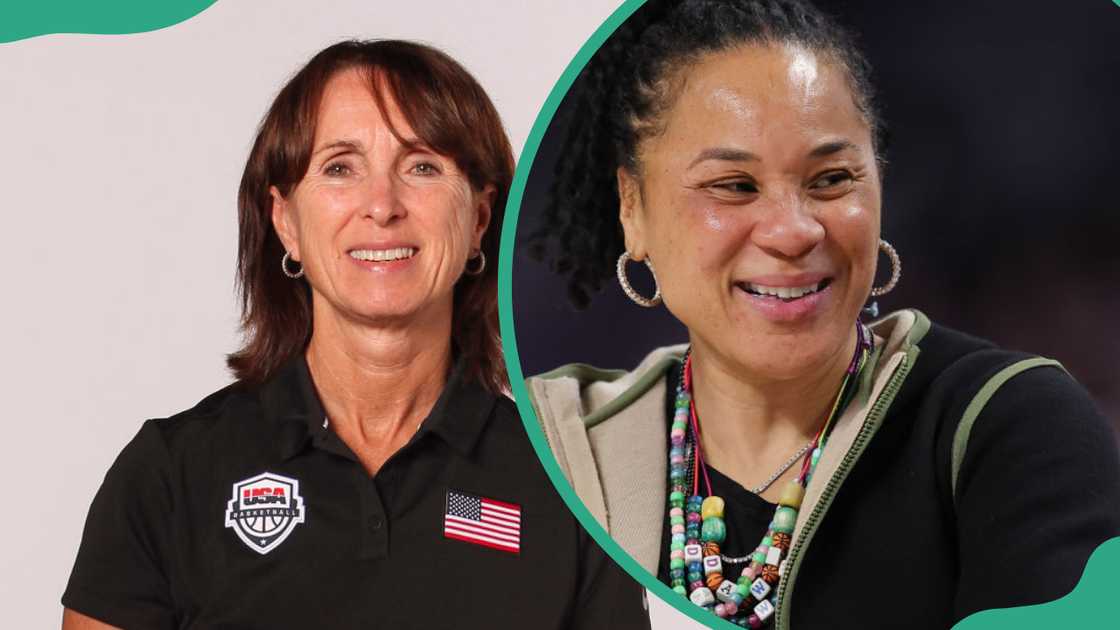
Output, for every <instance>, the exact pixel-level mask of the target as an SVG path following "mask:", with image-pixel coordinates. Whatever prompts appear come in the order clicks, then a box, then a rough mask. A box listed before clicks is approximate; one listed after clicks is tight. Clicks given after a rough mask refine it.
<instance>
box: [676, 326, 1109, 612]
mask: <svg viewBox="0 0 1120 630" xmlns="http://www.w3.org/2000/svg"><path fill="white" fill-rule="evenodd" d="M918 347H919V348H920V352H919V353H914V354H912V356H911V358H910V361H909V363H908V364H907V365H906V367H905V369H903V368H899V371H898V372H896V374H895V375H896V376H898V377H900V380H895V381H894V382H896V383H900V385H898V386H897V390H896V391H895V394H894V396H893V397H890V396H887V397H884V398H881V399H880V402H881V403H883V405H884V406H883V407H882V409H881V411H882V414H883V415H882V416H881V417H882V420H881V423H879V424H878V428H877V430H875V431H874V432H873V433H871V434H869V437H868V438H867V442H866V445H865V447H864V448H863V450H862V453H861V454H859V455H858V457H856V458H855V459H854V463H853V464H852V465H851V467H850V469H849V470H848V473H847V476H846V477H845V478H844V479H843V480H842V482H840V483H839V485H838V487H837V489H836V491H835V494H834V496H832V498H831V500H830V502H828V505H825V504H824V503H822V504H820V505H818V507H819V508H821V510H822V511H821V512H820V513H819V520H818V521H817V523H816V526H815V527H814V528H812V530H813V531H811V532H810V531H808V530H806V532H805V533H804V540H802V541H801V542H800V543H799V544H800V545H801V556H802V557H801V559H800V561H799V569H798V570H797V571H796V572H794V574H793V575H791V576H790V579H789V581H788V586H789V590H787V591H786V592H785V593H784V595H783V597H784V598H785V600H786V602H785V603H786V605H788V606H789V609H788V610H789V616H788V618H787V619H786V621H787V622H788V627H789V628H791V630H803V629H805V628H810V629H812V628H828V627H836V626H839V627H859V628H864V629H871V628H876V629H877V628H907V630H943V629H944V628H948V627H951V626H952V625H953V624H955V623H956V622H958V621H959V620H961V619H963V618H964V617H966V616H968V615H970V614H972V613H975V612H977V611H980V610H986V609H992V608H1007V607H1011V606H1025V605H1028V604H1038V603H1042V602H1047V601H1052V600H1054V599H1057V598H1059V597H1062V596H1064V595H1066V594H1067V593H1069V592H1070V590H1071V589H1073V587H1074V586H1075V585H1076V584H1077V582H1078V581H1079V580H1080V579H1081V576H1082V574H1083V572H1084V571H1085V566H1086V561H1087V560H1088V559H1089V556H1090V554H1092V552H1093V551H1094V550H1095V549H1096V548H1097V546H1099V545H1100V544H1101V543H1103V542H1104V541H1106V540H1108V539H1110V538H1113V537H1116V536H1120V453H1118V450H1117V440H1116V432H1115V429H1114V428H1113V426H1112V424H1111V423H1110V422H1109V421H1108V420H1107V419H1106V418H1104V417H1103V416H1102V415H1101V414H1100V412H1099V411H1098V410H1097V409H1096V408H1095V407H1094V404H1093V401H1092V400H1091V399H1090V398H1089V396H1088V394H1087V393H1086V392H1085V390H1084V389H1083V388H1082V387H1081V386H1080V385H1079V384H1078V383H1077V382H1076V381H1075V380H1074V379H1073V378H1072V377H1071V376H1070V375H1069V374H1067V373H1066V372H1065V371H1064V370H1062V369H1061V368H1058V367H1053V366H1050V367H1036V368H1033V369H1029V370H1026V371H1024V372H1022V373H1020V374H1018V375H1016V376H1015V377H1014V378H1011V379H1010V380H1008V381H1007V382H1005V383H1004V384H1003V385H1002V386H1001V387H999V388H998V389H997V390H996V391H995V394H994V395H993V396H992V397H991V398H990V400H988V402H987V404H986V405H985V406H984V407H983V409H982V410H981V411H980V413H979V415H978V416H977V417H976V420H975V422H974V424H973V426H972V431H971V434H970V436H969V438H968V443H967V448H966V449H965V451H964V457H963V460H962V462H961V465H960V468H959V476H958V478H957V483H956V487H955V491H954V488H953V486H952V483H951V470H952V447H953V438H954V435H955V433H956V429H957V426H958V423H959V422H960V419H961V417H962V416H963V415H964V412H965V409H966V408H967V407H968V405H969V404H970V403H971V402H972V400H973V399H974V398H975V397H976V395H977V393H978V392H979V391H980V389H981V387H982V386H983V385H984V384H985V383H988V382H989V381H990V379H992V378H993V377H994V376H995V375H996V374H998V373H1000V371H1001V370H1003V369H1004V368H1006V367H1008V366H1010V365H1013V364H1015V363H1016V362H1018V361H1021V360H1023V359H1027V358H1029V355H1025V354H1022V353H1017V352H1009V351H1005V350H1000V349H998V348H996V347H994V346H993V345H992V344H990V343H988V342H985V341H982V340H979V339H976V338H974V337H970V336H968V335H965V334H962V333H960V332H957V331H953V330H951V329H948V328H945V327H942V326H938V325H936V324H934V325H933V326H932V327H931V328H930V329H929V331H928V333H927V334H926V335H925V337H924V338H922V339H921V340H920V342H918ZM855 450H856V449H855V448H854V447H853V451H849V454H853V453H854V451H855ZM853 457H854V455H853ZM838 472H839V471H838ZM822 482H823V480H820V479H818V480H816V481H815V482H814V483H822ZM713 483H715V479H713ZM736 511H737V510H736ZM727 514H728V516H729V517H731V518H738V517H737V516H735V515H734V512H733V509H732V508H731V507H728V508H727ZM731 529H732V525H731V524H728V530H729V532H730V530H731ZM665 545H666V548H667V546H668V542H666V543H665ZM748 551H749V549H748ZM743 553H746V552H743ZM666 564H667V562H665V561H664V560H662V565H666ZM787 568H788V569H790V570H792V568H793V567H787ZM662 573H665V572H664V571H662Z"/></svg>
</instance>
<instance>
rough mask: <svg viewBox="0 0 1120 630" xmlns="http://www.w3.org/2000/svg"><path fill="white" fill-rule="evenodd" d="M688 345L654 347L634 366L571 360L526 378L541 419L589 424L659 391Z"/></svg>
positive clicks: (607, 418) (532, 400)
mask: <svg viewBox="0 0 1120 630" xmlns="http://www.w3.org/2000/svg"><path fill="white" fill-rule="evenodd" d="M686 349H687V346H686V345H684V344H680V345H673V346H662V347H659V348H656V349H654V350H653V351H652V352H650V353H649V354H647V355H646V357H645V358H644V359H642V360H641V362H639V364H638V365H637V367H635V368H634V369H632V370H620V369H603V368H598V367H595V366H592V365H587V364H585V363H572V364H569V365H564V366H561V367H559V368H556V369H554V370H552V371H549V372H545V373H544V374H540V375H537V376H533V377H530V378H529V379H527V380H526V382H525V385H526V389H527V390H528V392H529V399H530V402H531V403H532V405H533V409H534V410H535V411H536V412H537V415H538V420H540V421H541V422H542V423H545V422H550V421H562V420H574V419H578V420H579V421H580V422H582V423H584V424H586V425H587V426H588V427H589V428H590V427H592V426H596V425H598V424H599V423H601V422H604V421H607V420H609V419H611V418H612V417H613V416H614V415H616V414H617V413H618V412H621V411H623V410H625V409H626V408H627V407H629V406H630V405H631V404H632V403H634V402H635V401H637V400H638V399H641V398H643V397H647V396H651V395H656V390H657V385H658V384H660V383H664V380H665V374H666V372H667V371H668V370H669V369H670V368H672V367H673V366H674V365H679V363H680V361H681V360H682V359H683V358H684V353H685V351H686Z"/></svg>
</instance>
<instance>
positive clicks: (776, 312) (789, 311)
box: [732, 273, 836, 324]
mask: <svg viewBox="0 0 1120 630" xmlns="http://www.w3.org/2000/svg"><path fill="white" fill-rule="evenodd" d="M829 278H832V279H833V282H830V283H829V284H828V286H826V287H824V288H823V289H820V290H818V291H817V292H816V293H811V294H809V295H805V296H802V297H799V298H797V299H795V300H791V301H789V302H787V301H784V300H782V299H781V298H779V297H776V296H771V295H755V294H753V293H750V292H748V291H747V290H746V285H748V284H750V283H752V282H753V283H755V284H762V285H766V286H771V287H798V286H806V285H810V284H815V283H818V282H823V281H824V280H826V279H829ZM835 286H836V282H835V277H833V276H830V275H827V274H821V273H804V274H797V275H764V276H754V277H752V278H751V279H749V280H740V281H736V282H735V284H734V286H733V287H732V290H733V291H734V292H735V294H736V296H737V298H738V299H739V300H742V302H743V303H744V304H746V305H747V307H748V308H750V309H751V310H752V311H754V312H755V313H757V314H758V315H760V316H761V317H762V318H763V319H766V320H768V321H771V322H774V323H780V324H791V323H798V322H801V321H805V320H807V319H810V318H813V317H815V316H817V315H818V314H820V313H821V312H822V311H823V310H824V309H825V307H826V306H827V304H828V302H829V301H831V300H832V297H833V288H834V287H835Z"/></svg>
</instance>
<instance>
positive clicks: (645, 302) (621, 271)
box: [615, 251, 661, 308]
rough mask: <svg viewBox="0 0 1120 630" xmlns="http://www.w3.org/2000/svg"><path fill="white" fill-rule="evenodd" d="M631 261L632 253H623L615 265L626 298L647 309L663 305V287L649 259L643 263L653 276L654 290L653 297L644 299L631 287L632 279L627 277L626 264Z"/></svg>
mask: <svg viewBox="0 0 1120 630" xmlns="http://www.w3.org/2000/svg"><path fill="white" fill-rule="evenodd" d="M630 260H633V259H632V258H630V252H628V251H626V252H622V255H621V256H619V257H618V264H617V265H615V271H616V272H617V273H618V284H620V285H621V286H622V291H623V292H624V293H625V294H626V297H628V298H630V299H631V300H633V301H634V303H635V304H637V305H638V306H644V307H646V308H653V307H654V306H657V305H658V304H661V285H659V284H658V283H657V273H656V272H655V271H654V270H653V263H652V262H651V261H650V259H649V258H648V257H647V258H646V259H645V260H643V261H642V262H644V263H645V264H646V267H649V272H650V274H651V275H652V276H653V288H654V292H653V297H651V298H644V297H642V296H640V295H638V292H637V291H635V290H634V287H632V286H630V278H627V277H626V263H627V262H628V261H630Z"/></svg>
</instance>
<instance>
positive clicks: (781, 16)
mask: <svg viewBox="0 0 1120 630" xmlns="http://www.w3.org/2000/svg"><path fill="white" fill-rule="evenodd" d="M774 43H792V44H798V45H801V46H804V47H806V48H808V49H810V50H813V51H816V52H818V53H822V54H824V55H827V56H828V57H829V59H831V60H832V61H833V62H835V63H837V64H839V66H840V67H841V68H842V69H843V70H844V71H845V73H846V74H847V77H848V82H849V85H850V86H851V90H852V95H853V97H854V100H855V103H856V107H857V108H858V109H859V110H860V112H861V113H862V114H863V115H864V117H865V118H866V119H867V123H868V126H869V127H870V128H871V137H872V142H873V144H874V149H875V153H876V155H877V156H881V155H882V150H883V145H884V142H885V137H884V136H885V130H884V127H883V124H882V121H881V119H880V116H879V112H878V111H877V109H876V106H875V102H874V98H873V97H874V91H873V89H872V86H871V81H870V73H871V68H870V66H869V65H868V63H867V60H866V58H865V57H864V56H863V53H862V52H861V51H860V50H859V49H858V48H857V47H856V44H855V40H854V37H853V35H852V34H851V33H849V32H848V31H846V30H845V29H844V28H843V27H842V26H841V25H840V24H839V23H837V22H836V21H835V20H834V19H833V18H831V17H829V16H827V15H826V14H824V13H823V12H821V11H820V10H819V9H817V8H816V7H814V6H812V5H810V4H809V3H808V2H803V1H801V0H649V1H648V2H647V3H646V4H645V5H643V6H642V7H641V8H639V9H638V10H637V11H636V12H635V13H634V14H633V15H632V16H631V17H630V18H629V19H628V20H627V21H626V22H625V23H623V24H622V26H620V27H619V28H618V30H616V31H615V32H614V33H613V34H612V35H611V36H610V37H609V38H608V39H607V40H606V41H605V42H604V43H603V46H602V47H601V48H600V49H599V50H598V51H597V52H596V53H595V55H594V56H593V57H592V58H591V60H590V61H589V62H588V64H587V66H586V67H584V69H583V71H582V72H581V73H580V75H579V77H578V78H577V79H576V81H575V83H574V84H573V86H572V90H571V92H569V94H568V97H567V101H568V103H571V106H572V107H573V110H572V112H571V123H570V126H569V127H568V135H567V137H566V138H565V140H564V142H563V143H562V145H561V153H560V154H561V155H562V156H563V157H562V159H561V160H560V161H559V162H558V163H557V165H556V168H555V173H554V179H553V182H552V185H551V188H550V191H549V198H548V202H547V203H546V205H545V208H544V216H543V223H542V226H541V227H540V228H539V229H538V230H536V231H535V232H533V233H532V234H530V235H529V237H528V245H529V254H530V256H531V257H533V258H535V259H537V260H547V261H548V262H549V265H550V267H551V268H552V270H553V271H555V272H557V273H560V274H562V275H564V276H567V278H568V297H569V299H570V300H571V302H572V303H573V304H574V305H575V306H576V307H577V308H585V307H586V306H587V305H588V304H589V303H590V301H591V296H592V294H593V293H596V292H598V291H599V290H600V288H601V286H602V282H603V280H605V279H608V278H610V277H612V276H613V274H614V266H615V261H616V259H617V258H618V255H619V254H621V253H622V251H623V250H624V249H625V244H624V241H623V233H622V227H621V225H620V224H619V221H618V205H619V199H618V182H617V177H616V171H617V170H618V167H619V166H623V167H626V168H628V169H630V170H631V171H632V172H633V173H634V174H635V176H637V174H638V171H639V169H638V163H637V157H636V156H637V148H638V146H639V144H640V143H641V142H642V140H644V139H646V138H649V137H651V136H653V135H656V134H657V133H660V131H661V127H660V123H661V120H660V119H661V115H662V114H663V113H665V112H666V111H667V110H668V109H670V108H671V107H672V103H673V99H674V97H675V89H676V87H677V86H678V85H679V81H676V80H675V79H677V78H679V77H680V74H679V73H680V72H682V71H683V70H682V68H687V67H688V66H689V65H690V64H692V63H695V62H696V61H697V60H698V59H699V58H700V57H702V56H704V55H707V54H710V53H714V52H719V51H722V50H726V49H728V48H731V47H733V46H738V45H743V44H774ZM553 244H554V245H556V246H557V250H558V251H556V252H553V251H551V250H552V247H550V245H553Z"/></svg>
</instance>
